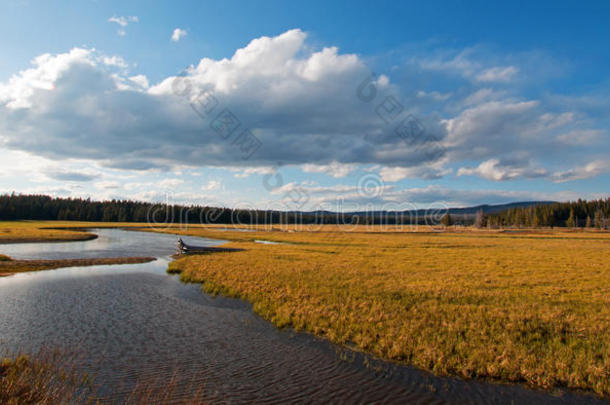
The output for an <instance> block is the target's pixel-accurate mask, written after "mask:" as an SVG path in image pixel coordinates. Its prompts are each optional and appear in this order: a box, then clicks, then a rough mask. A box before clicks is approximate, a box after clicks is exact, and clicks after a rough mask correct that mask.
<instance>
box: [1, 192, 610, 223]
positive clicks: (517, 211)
mask: <svg viewBox="0 0 610 405" xmlns="http://www.w3.org/2000/svg"><path fill="white" fill-rule="evenodd" d="M20 219H30V220H60V221H91V222H148V223H180V224H183V223H184V224H186V223H202V224H238V225H239V224H243V225H254V224H261V225H263V224H282V223H284V224H366V225H378V224H383V225H396V224H428V225H438V222H440V224H441V225H445V226H450V225H454V224H463V225H470V224H473V223H474V225H475V226H477V227H492V228H499V227H555V226H558V227H591V228H593V227H597V228H604V229H605V228H608V227H609V226H610V198H607V199H605V200H603V199H600V200H592V201H585V200H578V201H573V202H565V203H553V204H540V205H532V206H528V207H519V208H509V209H507V210H505V211H501V212H499V213H494V214H484V213H483V211H479V212H477V213H476V215H474V217H472V216H471V215H470V216H469V215H462V216H460V215H455V214H451V215H450V214H449V213H447V215H445V216H444V217H442V218H441V219H440V221H439V220H436V219H434V218H430V217H428V216H426V215H421V214H420V213H418V212H408V211H404V212H385V213H374V214H368V215H367V214H366V213H345V214H341V213H332V212H313V213H308V212H284V211H268V210H242V209H230V208H223V207H209V206H200V205H177V204H174V205H168V204H158V203H148V202H141V201H132V200H108V201H93V200H91V199H83V198H58V197H50V196H48V195H23V194H15V193H13V194H4V195H0V220H4V221H7V220H8V221H10V220H20ZM435 221H436V223H435Z"/></svg>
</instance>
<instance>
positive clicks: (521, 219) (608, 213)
mask: <svg viewBox="0 0 610 405" xmlns="http://www.w3.org/2000/svg"><path fill="white" fill-rule="evenodd" d="M475 225H476V226H479V227H484V226H487V227H492V228H499V227H533V228H536V227H568V228H577V227H579V228H582V227H586V228H602V229H607V228H608V227H609V226H610V198H606V199H599V200H591V201H586V200H581V199H579V200H578V201H570V202H562V203H553V204H545V205H533V206H530V207H523V208H509V209H507V210H505V211H502V212H499V213H496V214H491V215H482V213H477V215H476V216H475Z"/></svg>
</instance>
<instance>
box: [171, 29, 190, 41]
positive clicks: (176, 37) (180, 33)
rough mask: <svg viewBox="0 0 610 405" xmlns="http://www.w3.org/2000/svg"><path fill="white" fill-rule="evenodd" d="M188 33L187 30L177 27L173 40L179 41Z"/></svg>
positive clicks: (173, 33)
mask: <svg viewBox="0 0 610 405" xmlns="http://www.w3.org/2000/svg"><path fill="white" fill-rule="evenodd" d="M186 34H187V32H186V30H183V29H180V28H176V29H175V30H174V32H172V41H174V42H178V41H180V38H182V37H185V36H186Z"/></svg>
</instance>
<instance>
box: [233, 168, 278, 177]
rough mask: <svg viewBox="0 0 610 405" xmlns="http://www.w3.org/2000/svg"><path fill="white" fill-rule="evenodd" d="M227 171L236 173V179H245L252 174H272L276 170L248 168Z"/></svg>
mask: <svg viewBox="0 0 610 405" xmlns="http://www.w3.org/2000/svg"><path fill="white" fill-rule="evenodd" d="M227 169H229V170H231V171H234V172H238V173H236V174H235V175H234V176H235V177H237V178H246V177H249V176H250V175H252V174H273V173H275V172H276V171H277V169H276V168H275V167H271V166H261V167H248V168H246V169H243V168H237V167H229V168H227Z"/></svg>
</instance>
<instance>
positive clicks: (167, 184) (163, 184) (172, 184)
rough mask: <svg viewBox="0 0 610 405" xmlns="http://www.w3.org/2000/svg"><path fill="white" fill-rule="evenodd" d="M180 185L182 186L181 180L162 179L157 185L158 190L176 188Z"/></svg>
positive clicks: (182, 181)
mask: <svg viewBox="0 0 610 405" xmlns="http://www.w3.org/2000/svg"><path fill="white" fill-rule="evenodd" d="M181 184H184V180H182V179H163V180H161V181H160V182H159V183H157V185H158V188H161V189H168V188H176V187H178V186H179V185H181Z"/></svg>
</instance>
